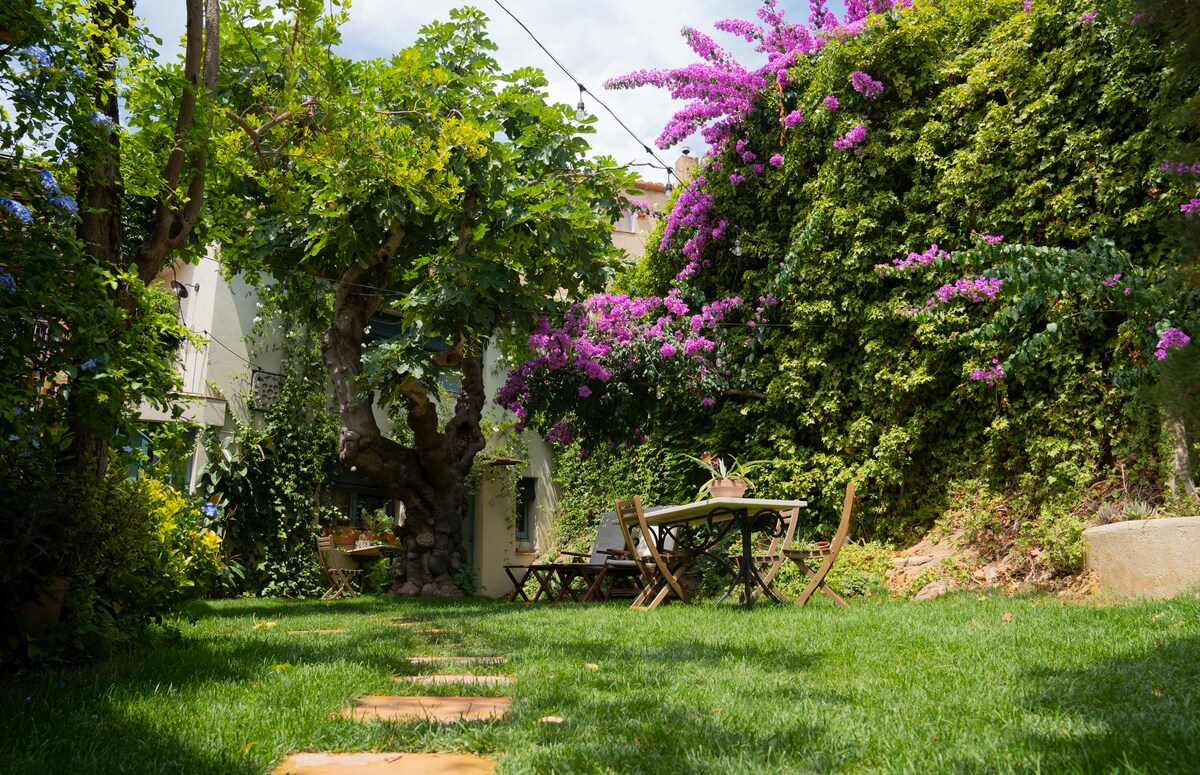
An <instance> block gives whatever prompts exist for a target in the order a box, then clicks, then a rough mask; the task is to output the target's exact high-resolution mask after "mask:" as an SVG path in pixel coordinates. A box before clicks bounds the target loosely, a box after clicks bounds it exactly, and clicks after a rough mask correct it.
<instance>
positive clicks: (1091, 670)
mask: <svg viewBox="0 0 1200 775" xmlns="http://www.w3.org/2000/svg"><path fill="white" fill-rule="evenodd" d="M1028 685H1029V687H1030V691H1029V695H1028V699H1027V701H1026V703H1025V707H1026V708H1027V710H1028V715H1027V724H1028V728H1027V729H1026V730H1025V732H1024V739H1023V740H1022V741H1021V744H1022V745H1023V746H1027V747H1028V749H1029V751H1030V754H1031V756H1034V757H1036V759H1037V760H1038V762H1039V763H1040V765H1041V769H1042V771H1071V772H1075V771H1079V772H1123V771H1128V772H1147V773H1149V772H1197V771H1200V634H1198V633H1195V632H1191V633H1181V634H1174V635H1172V634H1164V636H1163V637H1162V638H1161V639H1160V640H1159V641H1158V642H1157V643H1156V644H1155V645H1154V647H1152V648H1150V649H1135V648H1131V649H1130V650H1129V652H1128V653H1125V654H1120V655H1117V656H1114V657H1112V658H1110V659H1104V660H1102V661H1097V662H1094V663H1092V664H1090V665H1088V666H1087V667H1083V668H1074V669H1069V670H1050V669H1047V670H1041V671H1038V672H1036V673H1033V674H1031V675H1029V677H1028Z"/></svg>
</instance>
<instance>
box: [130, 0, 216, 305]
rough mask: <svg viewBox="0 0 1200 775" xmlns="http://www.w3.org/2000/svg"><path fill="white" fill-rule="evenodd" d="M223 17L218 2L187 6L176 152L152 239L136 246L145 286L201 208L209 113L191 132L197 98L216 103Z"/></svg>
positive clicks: (201, 0) (198, 0)
mask: <svg viewBox="0 0 1200 775" xmlns="http://www.w3.org/2000/svg"><path fill="white" fill-rule="evenodd" d="M220 39H221V15H220V5H219V2H218V0H187V38H186V41H187V42H186V50H185V53H184V64H183V77H184V81H185V87H184V91H183V96H182V98H181V99H180V103H179V113H178V115H177V117H176V121H175V147H174V149H173V150H172V151H171V155H170V156H169V157H168V158H167V164H166V167H165V168H164V170H163V188H162V195H161V199H160V200H159V203H158V212H157V214H156V215H155V219H154V224H153V226H152V227H151V229H150V233H149V234H148V235H147V236H146V239H145V240H143V242H142V244H141V245H140V246H138V252H137V265H138V274H139V276H140V277H141V279H142V280H143V281H144V282H149V281H151V280H153V279H154V276H155V275H157V274H158V272H159V270H160V269H161V268H162V265H163V263H164V261H165V260H166V257H167V256H168V255H170V253H171V252H173V251H175V250H178V249H179V248H181V247H183V245H184V243H186V242H187V240H188V237H190V236H191V233H192V229H193V228H195V225H196V221H197V219H198V218H199V217H200V211H201V209H202V208H203V206H204V179H205V173H206V169H207V166H208V139H209V136H210V134H211V132H212V118H211V113H210V114H209V118H208V119H207V121H206V125H205V127H204V131H203V132H202V133H200V134H199V135H197V133H196V132H195V123H196V112H197V108H198V106H199V102H200V95H201V92H203V94H204V96H205V97H206V98H208V99H210V100H213V99H215V97H216V92H217V84H218V78H219V64H220ZM185 162H187V163H188V165H189V167H190V170H189V172H190V175H191V178H190V180H189V181H188V186H187V193H186V200H185V201H184V202H182V203H180V202H179V201H178V199H177V195H176V191H177V189H178V187H179V183H180V179H181V178H182V177H183V169H184V163H185Z"/></svg>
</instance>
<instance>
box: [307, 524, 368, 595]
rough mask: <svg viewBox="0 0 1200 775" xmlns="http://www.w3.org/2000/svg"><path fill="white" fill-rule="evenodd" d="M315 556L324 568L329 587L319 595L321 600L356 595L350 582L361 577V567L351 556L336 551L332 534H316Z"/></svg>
mask: <svg viewBox="0 0 1200 775" xmlns="http://www.w3.org/2000/svg"><path fill="white" fill-rule="evenodd" d="M317 557H319V558H320V560H321V567H322V568H323V569H324V570H325V578H326V580H327V581H328V582H329V589H327V590H326V591H325V594H323V595H321V599H322V600H333V599H334V598H338V597H342V596H343V595H345V596H346V597H357V596H358V592H357V591H356V590H355V589H354V584H353V583H352V582H354V581H357V580H359V579H361V578H362V569H361V568H360V567H359V565H358V563H357V562H355V561H354V559H353V558H351V557H347V556H346V555H345V554H343V553H342V552H339V551H338V548H337V545H336V544H334V542H333V536H327V535H325V536H317Z"/></svg>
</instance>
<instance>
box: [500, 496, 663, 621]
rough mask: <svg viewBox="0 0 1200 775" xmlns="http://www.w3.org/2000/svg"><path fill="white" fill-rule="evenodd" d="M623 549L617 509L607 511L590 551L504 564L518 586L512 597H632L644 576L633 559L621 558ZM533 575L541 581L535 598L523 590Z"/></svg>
mask: <svg viewBox="0 0 1200 775" xmlns="http://www.w3.org/2000/svg"><path fill="white" fill-rule="evenodd" d="M624 549H625V537H624V535H623V534H622V533H621V528H620V526H619V525H618V524H617V513H616V512H615V511H609V512H606V513H605V514H603V515H602V516H601V517H600V524H599V525H598V526H597V527H596V540H595V541H594V542H593V544H592V551H591V552H590V553H586V554H585V553H582V552H561V553H560V555H559V559H558V560H557V561H556V562H548V563H534V564H531V565H506V566H504V567H505V570H506V572H508V574H509V578H510V579H512V581H513V584H514V587H515V588H514V590H513V592H512V593H511V594H510V596H509V599H510V600H515V599H517V598H518V597H520V598H523V599H525V600H527V601H529V602H534V601H536V600H540V599H541V598H542V597H546V598H549V599H550V600H551V601H553V602H555V603H558V602H562V600H563V599H565V598H567V597H570V599H571V600H574V601H575V602H581V601H582V602H585V603H586V602H591V601H593V600H609V599H611V598H613V597H633V596H635V595H637V594H638V592H640V591H641V585H640V583H639V581H640V578H641V576H640V574H639V573H638V570H637V567H636V566H635V565H634V564H633V562H632V561H628V562H627V561H622V560H620V559H618V557H620V556H621V555H623V554H624ZM514 570H515V571H518V572H520V573H521V574H522V575H521V576H520V578H518V577H517V576H515V575H514V574H513V571H514ZM530 578H532V579H533V580H534V581H536V582H537V584H538V589H537V592H535V593H534V596H533V597H532V598H530V597H529V596H528V595H527V594H526V593H525V591H524V586H525V582H526V581H528V580H529V579H530Z"/></svg>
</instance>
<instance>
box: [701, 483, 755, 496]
mask: <svg viewBox="0 0 1200 775" xmlns="http://www.w3.org/2000/svg"><path fill="white" fill-rule="evenodd" d="M748 486H749V485H748V484H747V483H746V480H745V479H713V481H712V484H711V485H710V486H709V488H708V491H709V493H710V494H711V495H712V497H714V498H740V497H742V496H743V495H745V494H746V488H747V487H748Z"/></svg>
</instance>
